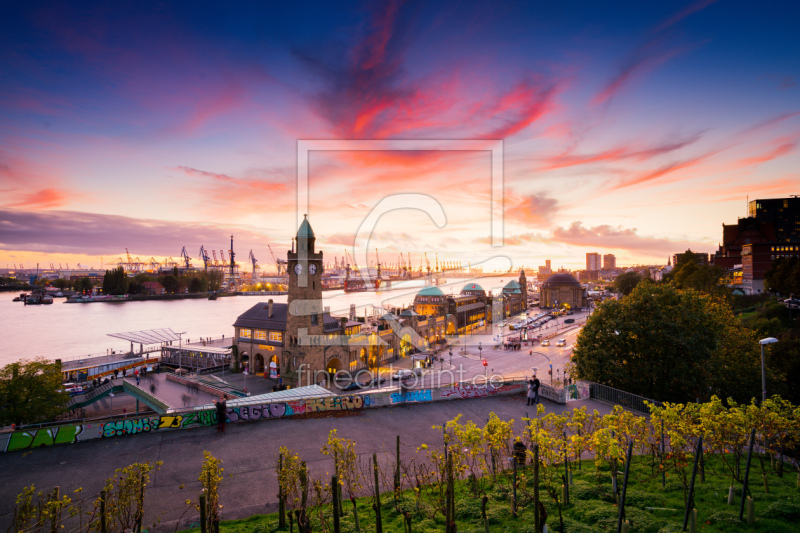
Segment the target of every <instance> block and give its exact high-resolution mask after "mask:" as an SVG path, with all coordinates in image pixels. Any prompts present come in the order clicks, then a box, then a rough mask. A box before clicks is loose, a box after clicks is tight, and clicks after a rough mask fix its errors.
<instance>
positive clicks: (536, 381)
mask: <svg viewBox="0 0 800 533" xmlns="http://www.w3.org/2000/svg"><path fill="white" fill-rule="evenodd" d="M541 385H542V383H541V382H540V381H539V378H537V377H536V374H534V375H533V403H537V404H538V403H539V387H541Z"/></svg>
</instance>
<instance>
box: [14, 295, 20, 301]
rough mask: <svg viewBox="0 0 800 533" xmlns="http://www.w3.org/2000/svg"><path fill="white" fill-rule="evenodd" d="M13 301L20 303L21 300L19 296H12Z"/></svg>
mask: <svg viewBox="0 0 800 533" xmlns="http://www.w3.org/2000/svg"><path fill="white" fill-rule="evenodd" d="M14 301H15V302H21V301H22V298H20V297H19V296H14Z"/></svg>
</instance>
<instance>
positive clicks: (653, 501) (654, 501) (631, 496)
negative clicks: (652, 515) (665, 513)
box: [625, 489, 667, 509]
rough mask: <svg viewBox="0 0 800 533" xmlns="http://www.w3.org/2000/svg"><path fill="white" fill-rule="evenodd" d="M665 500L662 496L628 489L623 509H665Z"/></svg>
mask: <svg viewBox="0 0 800 533" xmlns="http://www.w3.org/2000/svg"><path fill="white" fill-rule="evenodd" d="M666 506H667V500H666V498H664V496H663V495H662V494H658V493H655V492H644V491H640V490H632V489H628V492H627V494H626V495H625V507H626V508H627V507H638V508H640V509H643V508H645V507H666Z"/></svg>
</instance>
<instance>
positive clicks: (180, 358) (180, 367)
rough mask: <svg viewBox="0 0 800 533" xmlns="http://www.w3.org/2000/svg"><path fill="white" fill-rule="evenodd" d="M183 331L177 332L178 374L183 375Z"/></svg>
mask: <svg viewBox="0 0 800 533" xmlns="http://www.w3.org/2000/svg"><path fill="white" fill-rule="evenodd" d="M185 333H186V332H185V331H181V332H180V333H178V374H181V375H183V334H185Z"/></svg>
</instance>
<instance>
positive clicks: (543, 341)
mask: <svg viewBox="0 0 800 533" xmlns="http://www.w3.org/2000/svg"><path fill="white" fill-rule="evenodd" d="M542 346H550V341H549V340H548V339H544V340H542Z"/></svg>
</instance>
